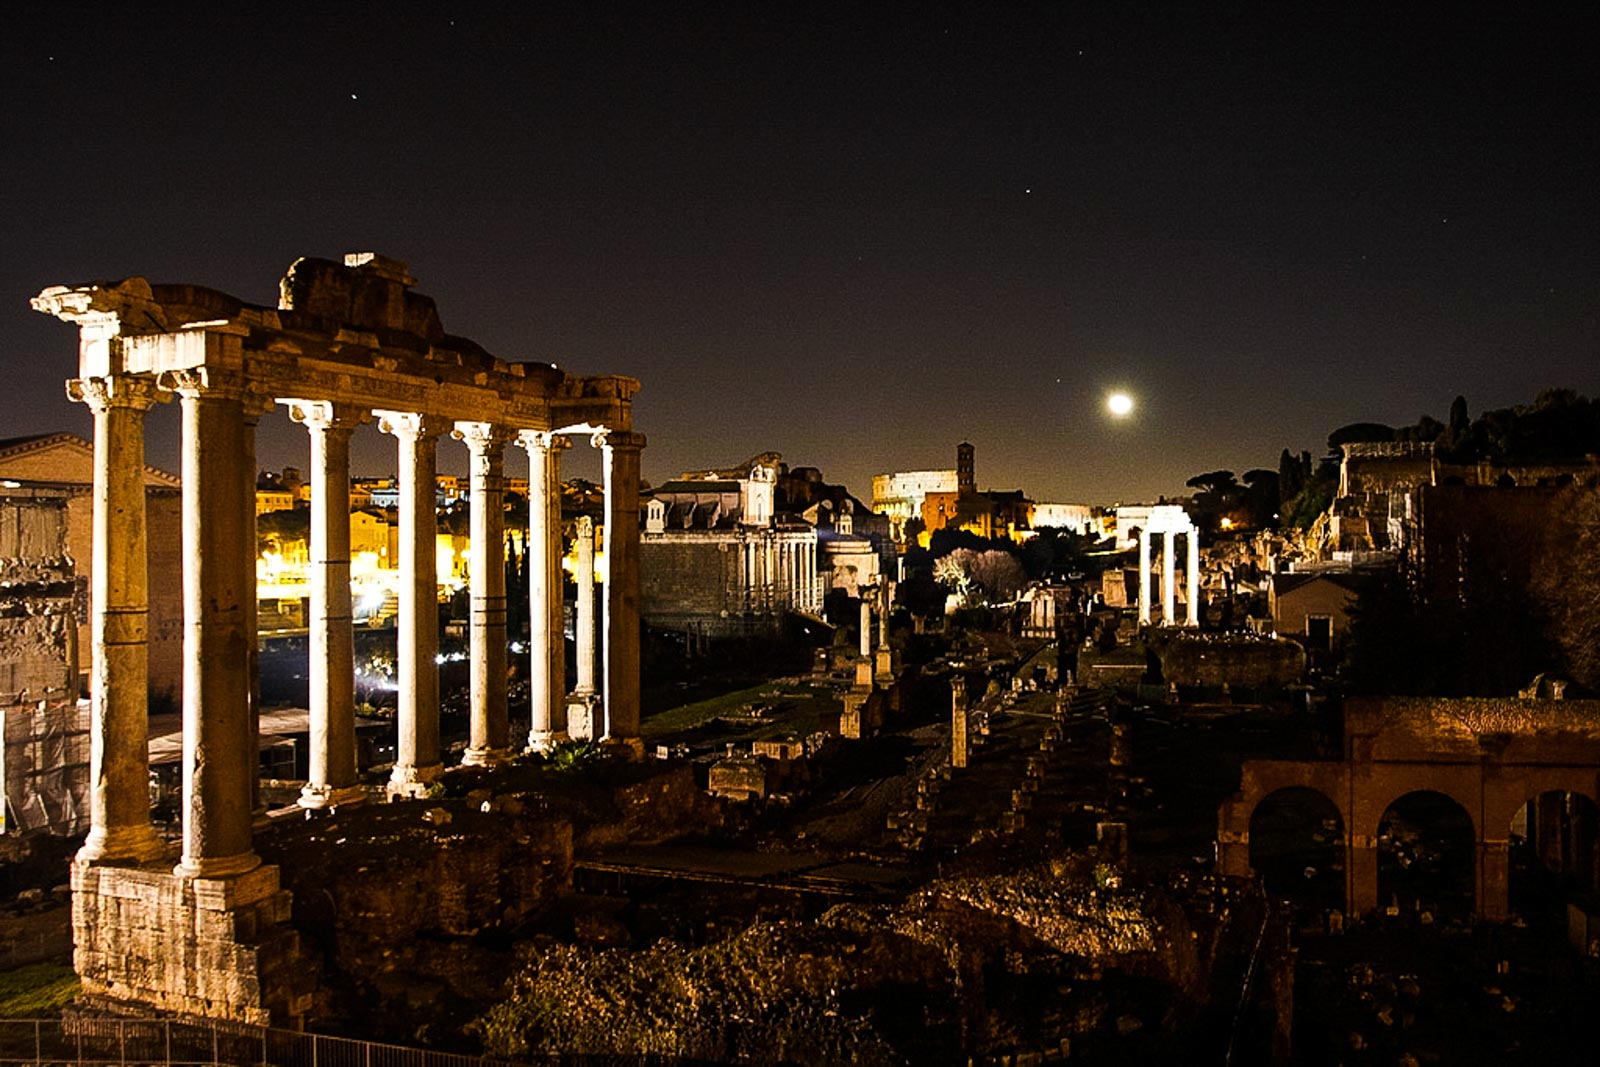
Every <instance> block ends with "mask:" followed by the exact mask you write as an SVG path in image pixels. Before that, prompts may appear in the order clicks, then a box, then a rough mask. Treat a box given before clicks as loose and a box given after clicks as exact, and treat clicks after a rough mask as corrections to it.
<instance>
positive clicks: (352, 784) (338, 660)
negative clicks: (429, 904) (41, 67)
mask: <svg viewBox="0 0 1600 1067" xmlns="http://www.w3.org/2000/svg"><path fill="white" fill-rule="evenodd" d="M288 403H289V417H290V418H291V419H293V420H294V421H295V422H298V423H302V424H303V425H304V426H305V427H306V429H307V430H309V431H310V433H311V471H310V475H311V566H310V568H309V569H310V575H309V577H310V579H311V581H310V585H311V618H310V619H309V620H307V623H308V626H309V630H310V633H309V635H308V637H309V641H308V643H309V645H310V669H309V671H308V675H309V678H310V683H311V700H310V707H311V749H310V756H311V761H310V762H311V766H310V776H309V778H308V779H307V781H306V784H305V788H304V789H302V790H301V791H300V804H301V806H302V807H307V808H325V807H329V806H331V805H335V804H352V803H355V802H357V801H359V800H360V799H361V796H362V794H361V790H360V788H359V787H358V786H357V784H356V703H355V674H356V667H355V625H354V623H353V622H352V621H351V607H350V435H351V434H352V433H354V432H355V428H356V427H357V426H359V425H360V424H361V423H362V422H363V421H365V419H366V413H365V412H362V411H358V410H356V409H354V408H351V407H347V406H346V405H344V404H335V403H333V402H331V401H326V400H317V401H310V400H292V401H289V402H288Z"/></svg>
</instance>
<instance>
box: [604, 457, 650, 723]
mask: <svg viewBox="0 0 1600 1067" xmlns="http://www.w3.org/2000/svg"><path fill="white" fill-rule="evenodd" d="M601 440H602V445H601V448H602V451H603V453H604V458H605V496H606V522H605V525H606V608H605V653H604V660H605V681H604V686H605V692H604V697H605V709H606V738H607V740H609V741H612V742H615V743H617V744H620V745H624V746H626V747H627V748H629V749H630V750H632V751H634V752H635V753H636V754H642V753H643V746H642V742H641V741H640V740H639V452H640V450H641V449H643V448H644V443H645V438H644V434H642V433H634V432H632V431H627V430H608V431H606V433H604V434H603V435H602V436H601Z"/></svg>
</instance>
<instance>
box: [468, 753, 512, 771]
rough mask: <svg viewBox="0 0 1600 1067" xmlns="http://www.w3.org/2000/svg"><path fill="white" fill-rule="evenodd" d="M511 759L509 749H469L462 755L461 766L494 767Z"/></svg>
mask: <svg viewBox="0 0 1600 1067" xmlns="http://www.w3.org/2000/svg"><path fill="white" fill-rule="evenodd" d="M510 758H511V750H510V749H509V748H469V749H467V750H466V751H465V752H463V753H462V754H461V766H463V767H493V766H496V765H498V764H501V763H504V762H506V761H507V760H509V759H510Z"/></svg>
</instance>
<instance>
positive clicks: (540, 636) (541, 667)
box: [517, 430, 568, 752]
mask: <svg viewBox="0 0 1600 1067" xmlns="http://www.w3.org/2000/svg"><path fill="white" fill-rule="evenodd" d="M517 439H518V441H519V442H520V443H521V444H522V447H524V448H526V449H527V450H528V613H529V620H528V621H529V628H528V644H529V647H530V650H531V655H532V660H533V663H532V671H531V672H530V675H529V679H530V685H529V692H528V702H529V705H530V708H531V714H532V723H531V726H530V729H529V731H528V748H530V749H532V750H534V751H536V752H544V751H548V750H549V749H550V748H551V747H552V746H554V745H555V744H557V743H558V742H561V741H565V740H566V739H567V724H566V717H567V711H566V696H567V694H566V683H565V675H566V648H565V644H566V641H565V637H564V635H563V634H562V625H561V622H562V619H561V606H562V604H561V602H562V587H563V585H564V584H565V583H564V581H563V579H562V577H561V556H562V552H561V468H560V463H561V450H562V449H564V448H566V447H567V445H568V441H567V439H566V438H564V437H562V436H560V435H559V434H553V433H547V432H544V431H536V430H525V431H523V432H522V433H521V434H519V435H518V438H517Z"/></svg>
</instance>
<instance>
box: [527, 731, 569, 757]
mask: <svg viewBox="0 0 1600 1067" xmlns="http://www.w3.org/2000/svg"><path fill="white" fill-rule="evenodd" d="M570 740H572V738H571V737H569V736H567V731H565V730H532V731H529V733H528V748H527V751H529V752H540V753H543V752H549V751H550V750H551V749H553V748H555V747H556V746H557V745H560V744H565V743H566V742H568V741H570Z"/></svg>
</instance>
